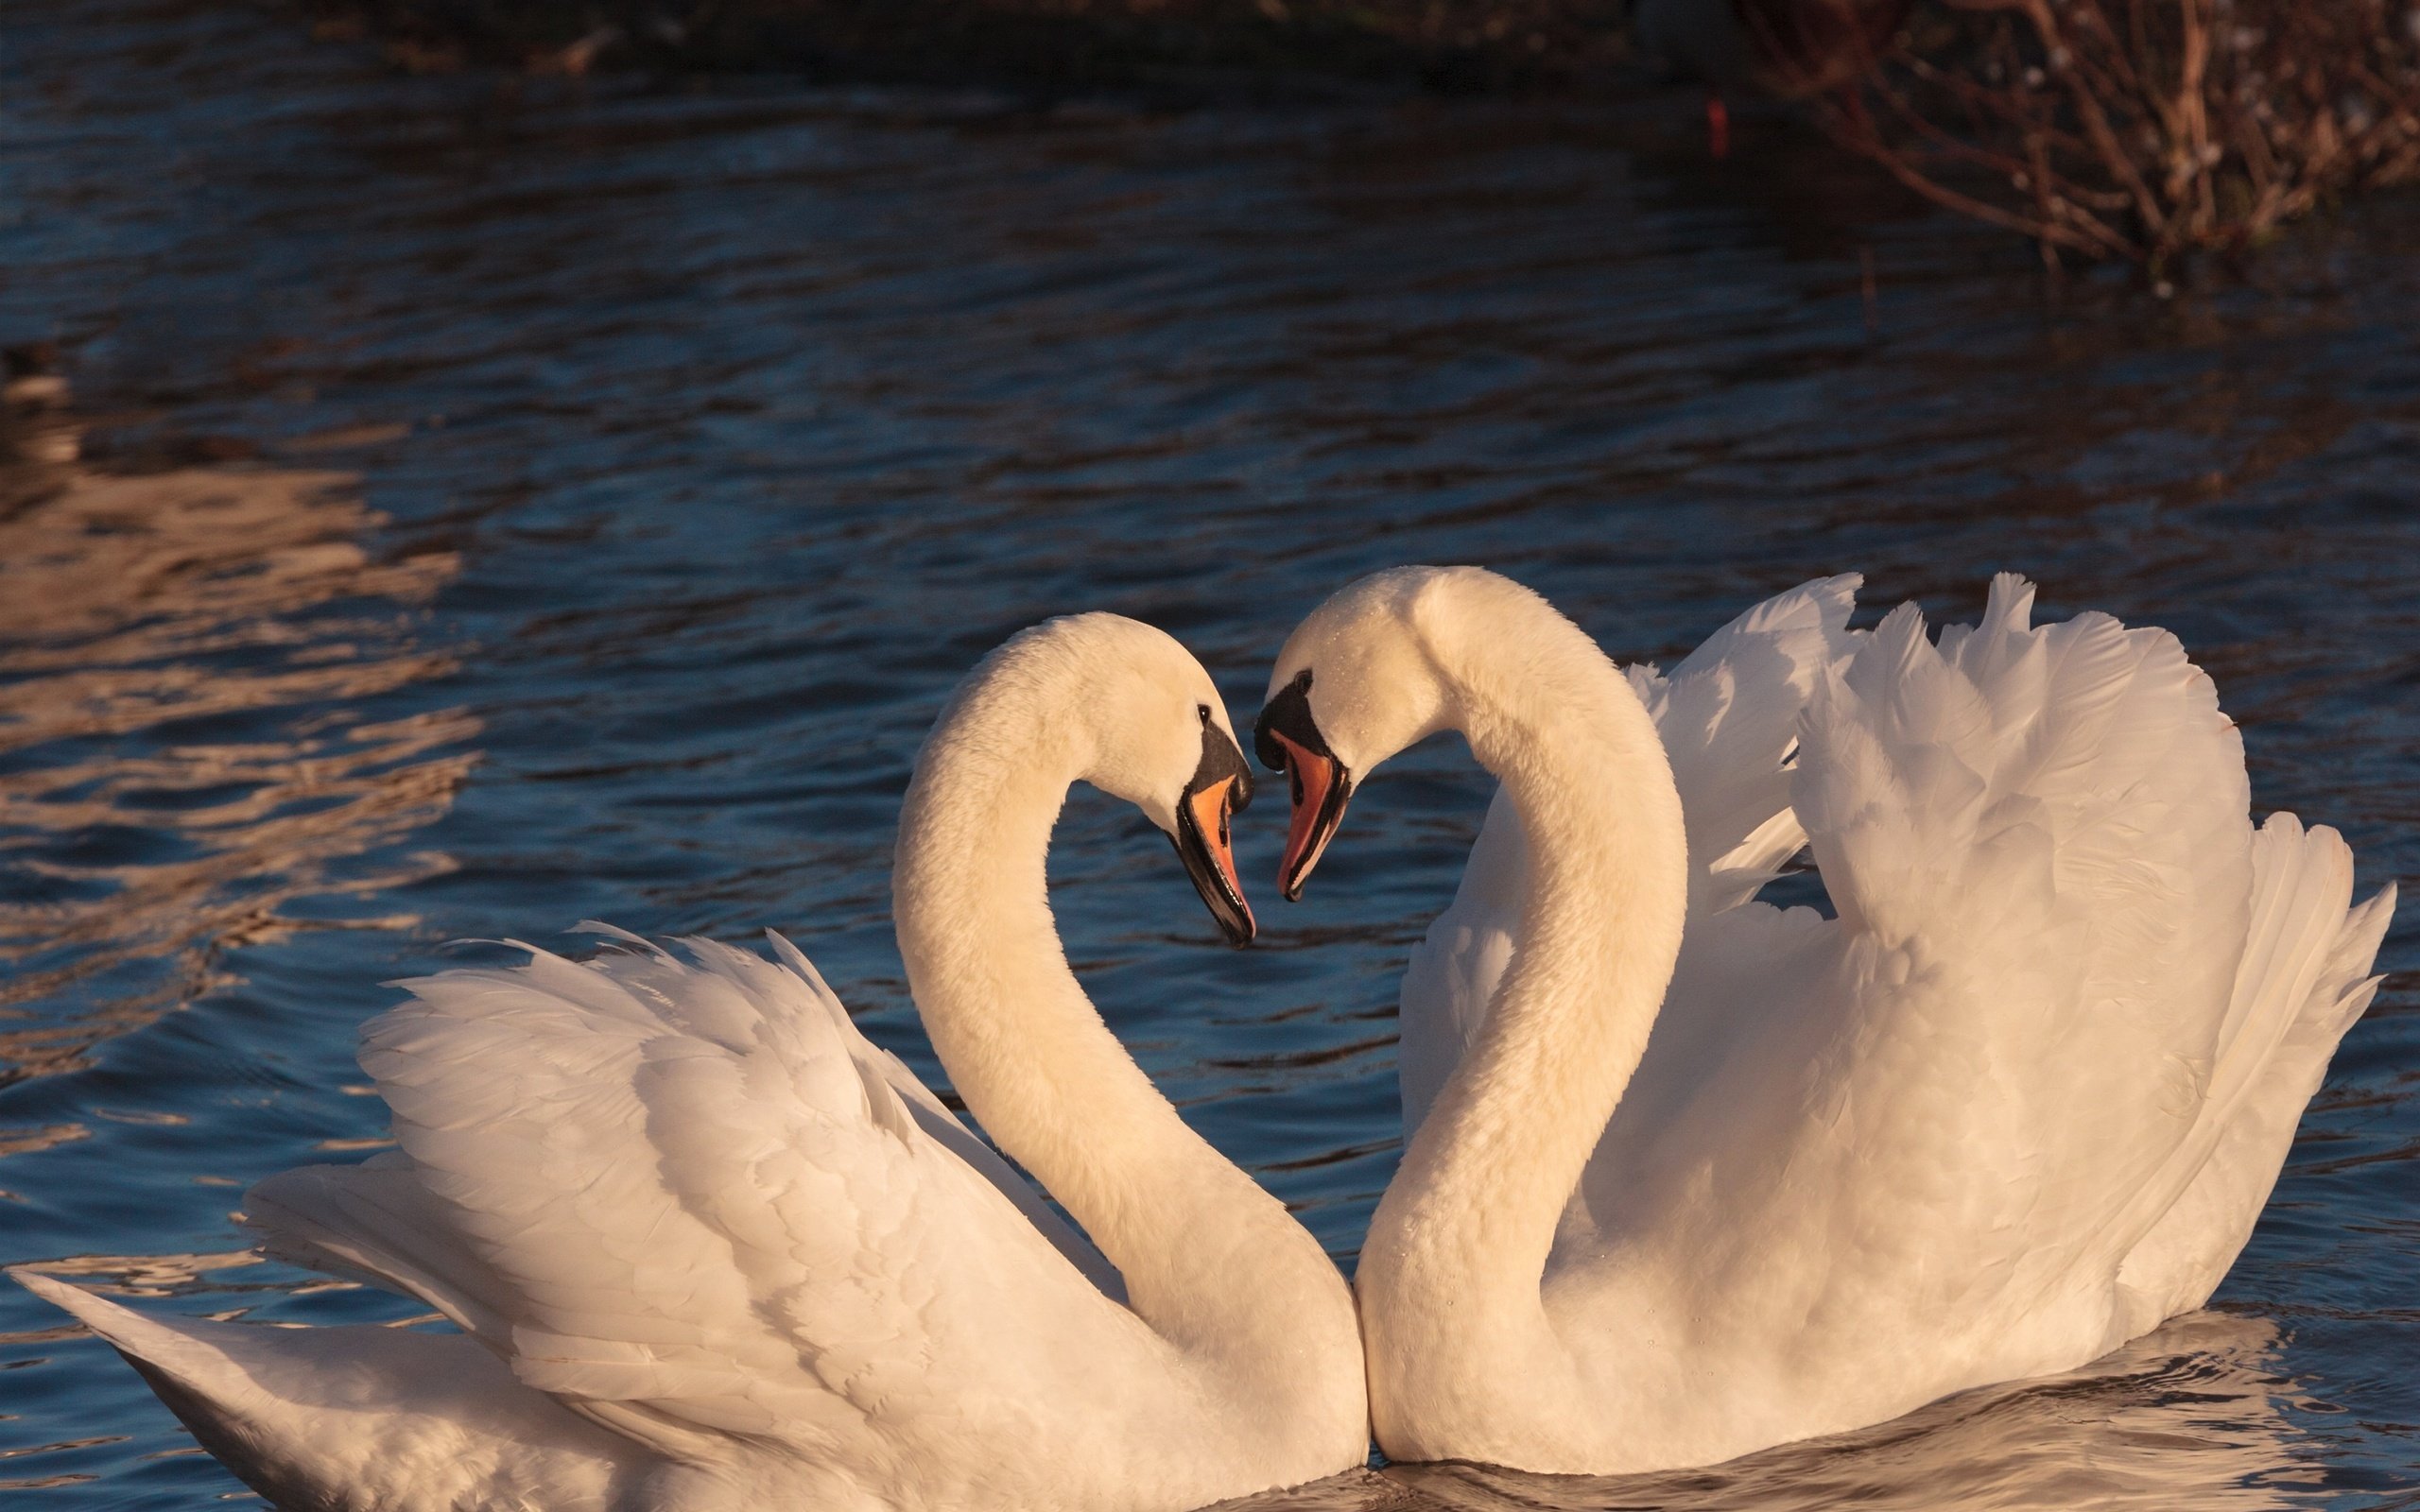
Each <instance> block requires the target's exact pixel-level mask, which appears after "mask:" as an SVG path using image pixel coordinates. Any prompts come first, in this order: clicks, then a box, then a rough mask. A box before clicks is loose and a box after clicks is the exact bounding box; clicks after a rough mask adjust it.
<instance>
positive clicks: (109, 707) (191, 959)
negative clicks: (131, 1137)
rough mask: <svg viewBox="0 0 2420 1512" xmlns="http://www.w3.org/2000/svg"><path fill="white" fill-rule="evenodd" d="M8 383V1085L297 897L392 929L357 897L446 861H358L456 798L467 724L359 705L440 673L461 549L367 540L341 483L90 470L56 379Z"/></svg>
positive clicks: (0, 845) (1, 691) (2, 1040)
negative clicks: (433, 605) (438, 550)
mask: <svg viewBox="0 0 2420 1512" xmlns="http://www.w3.org/2000/svg"><path fill="white" fill-rule="evenodd" d="M11 387H12V393H11V395H10V397H11V399H12V400H15V401H16V403H14V404H11V405H10V407H11V409H12V410H13V411H15V413H13V414H12V415H11V416H10V417H9V421H10V423H9V425H8V426H7V427H5V428H0V1086H5V1085H7V1084H8V1083H9V1082H12V1081H18V1080H22V1079H24V1078H26V1077H28V1076H35V1075H41V1074H47V1073H51V1072H56V1071H60V1070H63V1069H66V1068H68V1067H71V1066H73V1065H76V1064H78V1062H79V1057H80V1056H81V1055H82V1053H83V1052H84V1050H85V1049H86V1048H88V1047H89V1046H90V1045H91V1044H92V1043H94V1042H95V1040H99V1039H102V1038H105V1037H107V1036H110V1035H113V1034H119V1033H123V1032H125V1031H127V1030H128V1029H130V1028H133V1027H135V1026H138V1025H140V1024H142V1023H146V1022H150V1021H151V1020H152V1019H154V1018H156V1017H157V1016H158V1015H159V1014H160V1013H161V1012H163V1011H164V1010H166V1009H167V1008H169V1007H172V1006H174V1005H177V1004H179V1003H182V1002H186V1001H189V1000H190V999H192V998H193V997H195V996H198V995H199V994H200V993H201V992H203V991H205V990H208V989H209V988H213V987H214V986H218V985H223V972H222V971H221V969H220V968H219V967H218V965H217V964H216V963H217V961H218V959H219V957H220V955H221V954H222V953H223V952H224V951H225V950H227V949H228V948H230V947H233V946H236V945H241V944H247V943H252V942H256V941H260V940H264V939H269V938H274V937H277V936H279V935H281V934H283V933H285V932H287V931H289V930H291V929H292V928H294V927H296V926H297V924H298V922H299V920H298V919H296V918H295V917H293V915H292V911H291V910H289V909H288V908H287V906H286V905H287V904H289V903H290V902H292V901H293V900H295V899H297V898H299V897H301V896H303V895H306V894H308V895H319V896H321V897H326V898H330V899H334V900H339V902H336V903H333V904H330V903H320V904H315V905H314V909H313V911H314V912H315V913H316V914H317V915H318V916H319V918H320V919H321V920H322V921H326V922H336V921H339V920H341V921H343V922H347V923H353V924H359V923H362V922H365V921H369V922H390V920H363V919H346V918H344V913H345V910H344V909H343V907H342V906H341V902H340V900H341V899H342V898H344V897H346V896H354V897H370V896H374V895H376V894H378V893H381V892H383V891H385V890H386V889H388V888H390V887H392V886H394V885H397V884H398V883H401V882H405V881H408V880H410V878H411V877H412V876H413V875H415V874H423V873H425V872H427V871H429V870H431V869H435V868H440V867H441V866H442V865H443V863H442V861H441V859H439V858H437V857H434V856H427V855H419V856H410V857H406V858H401V859H397V858H392V857H390V858H388V859H386V860H383V861H381V862H378V863H376V864H374V865H365V864H361V863H360V862H359V860H358V858H361V857H362V856H363V855H364V852H367V851H371V850H372V848H373V847H376V846H378V845H379V844H380V843H381V842H383V841H387V840H390V839H392V838H394V837H396V836H398V835H401V834H404V833H406V832H409V831H411V830H414V829H417V828H419V827H420V826H422V825H424V824H426V823H427V822H428V821H429V820H431V819H433V818H435V817H436V816H438V815H440V814H441V813H443V812H444V809H445V807H446V805H447V804H448V803H449V801H450V799H451V795H452V793H453V791H454V789H455V787H456V786H457V785H458V783H459V782H460V781H461V778H462V776H463V774H464V773H465V772H466V771H467V769H468V767H469V765H470V762H471V760H472V758H471V757H470V756H468V755H466V754H464V753H463V752H462V751H461V749H460V743H461V742H462V741H463V740H464V739H465V738H466V737H467V736H468V735H470V734H471V733H472V731H473V730H474V729H475V723H474V721H473V720H472V719H471V718H470V717H469V716H468V715H467V714H464V713H459V712H454V711H440V712H434V713H429V712H423V713H415V714H410V715H407V716H404V717H398V718H392V719H387V720H384V721H382V720H380V719H379V718H378V716H377V713H376V712H375V710H374V708H371V707H365V705H366V704H367V703H368V701H369V700H372V699H374V698H376V697H377V696H380V695H382V694H386V693H389V692H391V691H392V690H395V689H397V688H400V687H403V686H405V685H406V684H409V683H413V682H417V681H419V680H421V679H425V678H428V677H431V676H433V675H436V674H438V673H441V672H442V671H444V670H445V669H446V667H447V665H448V663H447V662H446V661H445V660H444V659H443V658H441V657H439V656H436V655H433V654H431V653H428V652H425V651H423V650H420V649H418V648H417V647H416V646H415V645H414V644H413V640H412V636H411V626H410V624H409V621H408V619H407V617H406V615H405V614H404V613H403V612H400V610H402V609H404V608H406V607H408V606H415V605H419V604H423V603H425V602H426V601H427V599H428V598H429V596H430V595H431V594H432V593H434V592H435V590H436V588H437V587H438V585H439V584H441V582H443V581H444V580H445V579H446V578H447V577H448V576H451V575H452V573H453V571H454V561H453V558H452V557H451V556H450V555H448V554H427V555H421V556H414V557H407V558H403V559H400V560H395V561H381V560H378V559H376V558H373V557H372V555H371V554H370V552H369V551H368V550H367V549H366V548H365V546H364V545H363V543H362V540H363V538H364V537H365V536H366V535H367V534H368V533H369V532H370V531H371V530H372V529H373V528H374V527H375V526H376V525H377V524H379V523H380V522H379V517H378V516H377V515H376V514H375V513H374V512H373V511H372V510H371V509H370V508H369V507H367V506H366V505H364V504H363V503H362V502H361V500H360V499H359V498H358V497H356V496H355V495H354V492H353V490H352V486H351V480H350V479H349V478H347V477H346V476H344V475H342V474H338V473H333V472H305V471H297V470H288V469H278V468H265V467H243V468H231V467H187V468H177V469H172V470H169V471H164V472H149V473H142V474H132V475H121V474H113V473H109V472H98V471H95V470H93V469H91V468H88V467H86V466H85V465H83V464H82V463H80V462H79V461H78V460H77V459H76V452H77V448H76V446H75V444H74V434H73V427H72V425H71V424H70V423H69V422H68V421H65V420H64V419H63V418H61V413H60V412H59V406H58V403H57V401H56V399H55V398H54V396H52V395H50V394H48V393H44V394H43V395H41V396H40V398H41V399H42V401H43V403H42V404H40V405H39V406H35V405H31V404H26V402H25V401H24V400H23V398H22V397H21V396H19V395H17V394H16V393H14V392H13V389H14V388H16V387H20V386H15V385H12V386H11ZM37 407H38V408H39V410H40V411H41V412H39V413H37V412H33V411H35V410H36V409H37ZM6 1132H8V1131H0V1133H6ZM17 1132H19V1133H21V1134H22V1133H24V1132H25V1131H22V1130H20V1131H17ZM50 1132H53V1133H60V1131H56V1130H54V1131H50ZM60 1137H61V1138H73V1137H74V1134H73V1133H72V1132H66V1133H60ZM36 1143H41V1142H36ZM50 1143H57V1140H56V1139H53V1140H51V1141H50ZM5 1148H6V1146H5V1145H0V1150H5Z"/></svg>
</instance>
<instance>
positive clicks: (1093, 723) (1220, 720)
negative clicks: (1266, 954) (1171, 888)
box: [975, 614, 1257, 945]
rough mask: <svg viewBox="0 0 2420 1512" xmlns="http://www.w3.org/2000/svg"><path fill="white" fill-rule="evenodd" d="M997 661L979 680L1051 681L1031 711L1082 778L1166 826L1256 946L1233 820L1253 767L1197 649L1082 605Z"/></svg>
mask: <svg viewBox="0 0 2420 1512" xmlns="http://www.w3.org/2000/svg"><path fill="white" fill-rule="evenodd" d="M975 680H978V681H983V682H987V683H988V682H997V683H1002V684H1025V685H1029V686H1036V687H1037V691H1038V692H1039V691H1041V690H1042V689H1047V690H1048V692H1047V693H1046V694H1044V696H1043V697H1042V703H1041V705H1040V706H1039V707H1038V708H1037V709H1035V710H1032V711H1029V717H1030V718H1032V719H1033V720H1035V721H1037V722H1039V723H1041V724H1043V725H1045V726H1046V727H1055V730H1056V734H1057V736H1058V738H1061V739H1064V740H1066V741H1068V742H1069V743H1070V748H1071V749H1072V750H1073V751H1074V752H1075V765H1076V767H1077V771H1076V776H1077V778H1078V780H1079V781H1081V782H1089V783H1091V784H1092V785H1093V786H1095V787H1097V788H1098V789H1100V790H1101V791H1102V792H1104V793H1107V794H1108V795H1110V796H1111V797H1112V798H1119V799H1125V800H1126V801H1127V802H1129V803H1132V804H1133V805H1134V806H1135V807H1136V808H1138V809H1141V810H1142V811H1143V814H1144V816H1146V817H1148V818H1149V819H1150V821H1151V822H1152V823H1153V824H1155V825H1157V826H1159V828H1160V831H1161V833H1164V834H1166V835H1167V837H1168V839H1169V840H1170V841H1171V842H1172V843H1173V844H1174V845H1175V846H1176V852H1177V855H1178V857H1179V858H1180V859H1182V860H1183V861H1184V869H1185V874H1186V875H1187V876H1189V877H1191V878H1192V879H1193V885H1194V888H1195V890H1197V891H1198V892H1200V893H1201V901H1202V902H1203V903H1205V904H1207V905H1208V907H1209V909H1210V916H1211V918H1213V919H1217V920H1218V923H1219V929H1220V931H1221V932H1222V933H1224V934H1225V936H1227V939H1228V942H1229V943H1231V944H1235V945H1247V944H1250V943H1251V942H1252V938H1253V934H1254V933H1255V932H1256V929H1257V926H1256V925H1255V923H1254V921H1253V913H1252V905H1251V904H1250V903H1248V902H1245V901H1244V892H1243V884H1242V882H1241V881H1240V880H1239V879H1238V878H1237V876H1236V852H1235V845H1234V840H1233V836H1232V825H1231V821H1232V819H1233V818H1234V816H1235V815H1236V814H1237V813H1239V812H1241V811H1242V810H1243V809H1244V807H1245V806H1246V805H1248V804H1250V803H1251V802H1252V790H1253V780H1252V767H1251V765H1250V764H1249V763H1247V762H1246V761H1245V760H1244V755H1243V749H1242V747H1240V746H1239V745H1238V744H1237V742H1236V732H1235V727H1234V726H1233V725H1231V724H1230V723H1229V722H1228V719H1227V705H1226V701H1225V700H1224V699H1222V698H1220V697H1219V690H1218V688H1217V687H1216V686H1215V685H1214V684H1213V683H1212V682H1211V680H1210V674H1209V673H1207V672H1205V671H1203V670H1202V667H1201V662H1198V661H1196V660H1194V657H1193V653H1191V652H1190V651H1187V650H1186V649H1185V648H1184V646H1182V645H1180V644H1177V642H1176V640H1175V638H1174V637H1172V636H1170V635H1168V634H1167V632H1166V631H1164V630H1158V629H1154V628H1153V627H1150V626H1149V625H1145V624H1143V623H1141V622H1140V621H1137V620H1130V619H1127V618H1125V617H1123V616H1121V615H1116V614H1076V615H1069V616H1067V617H1065V618H1063V619H1055V620H1051V621H1048V622H1047V623H1046V624H1043V625H1038V626H1036V627H1033V628H1032V629H1029V630H1027V631H1025V632H1024V633H1023V634H1021V635H1019V636H1017V637H1015V638H1014V639H1012V640H1011V641H1010V642H1009V643H1008V644H1006V645H1004V646H1002V647H1001V648H1000V650H999V651H998V652H995V653H994V669H993V675H992V676H991V677H988V678H979V679H975Z"/></svg>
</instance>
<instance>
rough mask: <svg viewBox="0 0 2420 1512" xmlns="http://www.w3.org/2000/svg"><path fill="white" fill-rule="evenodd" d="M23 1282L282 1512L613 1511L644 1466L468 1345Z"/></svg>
mask: <svg viewBox="0 0 2420 1512" xmlns="http://www.w3.org/2000/svg"><path fill="white" fill-rule="evenodd" d="M9 1275H10V1276H11V1277H12V1278H14V1279H15V1280H16V1281H17V1282H18V1284H20V1285H22V1286H24V1287H25V1288H26V1290H27V1291H30V1292H32V1293H33V1294H34V1295H35V1296H37V1297H41V1298H43V1300H44V1301H46V1302H49V1303H51V1304H52V1305H53V1306H56V1307H58V1308H60V1309H61V1311H63V1312H66V1313H68V1314H71V1315H72V1316H74V1317H75V1318H76V1319H77V1320H78V1322H80V1323H82V1324H83V1325H84V1326H85V1327H86V1328H87V1329H90V1330H91V1331H92V1332H94V1333H95V1335H97V1336H98V1337H99V1338H100V1339H102V1340H103V1341H104V1342H105V1343H107V1344H108V1345H109V1346H110V1347H111V1348H112V1349H116V1350H117V1352H118V1353H119V1354H120V1355H122V1356H124V1357H125V1359H126V1361H127V1363H128V1364H129V1365H131V1366H133V1367H134V1368H135V1370H136V1371H137V1372H138V1373H139V1374H141V1375H142V1377H143V1379H144V1381H145V1382H146V1383H148V1384H149V1385H150V1387H151V1389H152V1390H153V1391H154V1392H155V1393H156V1394H157V1395H158V1396H159V1398H160V1400H162V1401H163V1402H164V1403H165V1404H166V1405H167V1407H168V1409H169V1410H170V1411H171V1412H174V1413H175V1414H176V1415H177V1417H178V1418H179V1419H180V1420H182V1422H183V1423H184V1425H185V1426H186V1427H187V1428H188V1429H190V1430H191V1431H192V1433H193V1435H194V1437H195V1438H196V1439H197V1440H199V1442H200V1444H201V1446H202V1447H203V1448H204V1449H206V1450H208V1451H209V1452H211V1453H212V1454H214V1455H216V1457H217V1458H218V1459H219V1460H220V1462H222V1463H223V1464H225V1465H226V1466H227V1467H228V1469H232V1470H233V1471H234V1473H235V1474H236V1475H237V1476H238V1477H240V1478H241V1479H242V1480H243V1481H244V1483H245V1484H246V1485H248V1486H251V1487H252V1488H253V1489H254V1490H256V1491H258V1492H260V1493H261V1494H262V1495H263V1496H265V1497H267V1498H268V1499H269V1501H271V1502H272V1503H276V1504H277V1505H279V1506H281V1507H286V1508H291V1509H297V1512H307V1509H320V1508H328V1509H335V1508H350V1507H363V1506H380V1507H392V1508H397V1509H418V1508H429V1509H432V1512H433V1509H436V1508H443V1507H457V1506H488V1507H499V1508H525V1507H526V1508H531V1509H535V1508H539V1507H545V1508H549V1509H553V1508H562V1509H565V1512H587V1509H592V1508H593V1509H598V1512H602V1509H605V1508H608V1507H612V1506H614V1505H617V1504H619V1503H620V1502H621V1500H622V1490H623V1487H624V1486H626V1485H627V1484H628V1483H629V1482H630V1480H631V1477H632V1476H634V1475H636V1474H638V1473H640V1472H641V1471H642V1470H643V1469H644V1468H645V1467H644V1466H643V1465H641V1463H640V1462H639V1461H638V1460H637V1458H636V1457H635V1456H634V1455H633V1454H632V1452H631V1449H630V1446H629V1445H627V1444H625V1443H622V1442H620V1441H618V1440H616V1439H614V1438H613V1437H612V1435H607V1434H605V1433H604V1432H603V1431H602V1430H600V1429H597V1428H596V1427H594V1426H593V1425H591V1424H588V1423H585V1422H582V1421H581V1420H580V1419H579V1418H578V1417H573V1416H572V1415H571V1414H569V1413H567V1412H565V1411H563V1410H562V1408H561V1407H559V1406H557V1405H556V1404H555V1403H553V1402H552V1401H549V1400H547V1399H546V1398H544V1397H543V1396H540V1395H539V1394H538V1393H536V1392H533V1391H530V1390H528V1389H527V1388H526V1387H524V1386H522V1385H520V1384H519V1383H516V1382H514V1381H513V1379H512V1377H511V1374H510V1372H509V1371H508V1370H507V1369H506V1368H505V1367H504V1366H503V1365H502V1364H500V1363H499V1362H498V1361H496V1360H495V1359H494V1358H493V1356H492V1355H490V1354H489V1353H488V1352H487V1351H486V1350H484V1349H480V1348H479V1347H478V1346H477V1345H475V1344H474V1343H472V1342H471V1341H470V1340H468V1339H465V1338H462V1337H460V1336H458V1335H454V1334H442V1333H423V1332H414V1331H411V1330H407V1329H390V1328H370V1327H347V1328H312V1329H283V1328H269V1327H263V1326H261V1325H258V1324H246V1323H219V1322H211V1321H207V1320H203V1319H199V1318H173V1319H163V1318H154V1317H148V1316H146V1315H145V1314H140V1313H136V1312H134V1311H132V1310H131V1309H129V1308H125V1307H121V1306H119V1305H118V1304H116V1303H115V1302H112V1301H111V1300H109V1299H108V1298H106V1297H101V1296H99V1295H97V1294H95V1293H94V1292H90V1291H87V1290H85V1289H84V1288H82V1287H79V1286H73V1285H70V1284H68V1283H67V1282H65V1281H61V1280H58V1279H56V1278H54V1277H50V1276H45V1275H43V1274H42V1273H40V1272H38V1271H33V1270H27V1269H15V1270H11V1271H10V1272H9Z"/></svg>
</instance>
